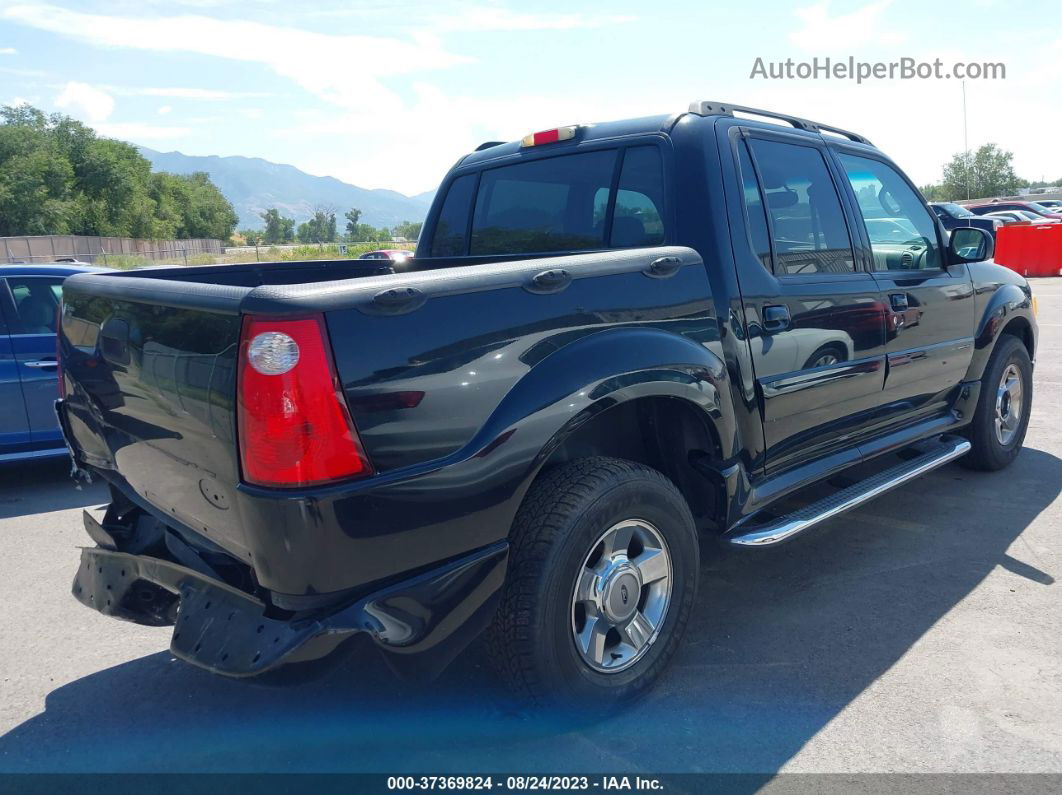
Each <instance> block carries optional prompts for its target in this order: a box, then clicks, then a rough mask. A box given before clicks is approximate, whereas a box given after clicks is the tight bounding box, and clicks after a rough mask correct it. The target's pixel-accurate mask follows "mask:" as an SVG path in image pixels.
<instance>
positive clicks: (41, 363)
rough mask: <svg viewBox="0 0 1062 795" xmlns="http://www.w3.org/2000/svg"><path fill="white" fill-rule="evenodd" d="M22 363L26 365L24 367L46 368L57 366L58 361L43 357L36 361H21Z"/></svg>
mask: <svg viewBox="0 0 1062 795" xmlns="http://www.w3.org/2000/svg"><path fill="white" fill-rule="evenodd" d="M23 364H24V365H26V367H36V368H38V369H47V368H49V367H58V366H59V362H57V361H56V360H55V359H51V360H48V359H44V360H41V361H37V362H23Z"/></svg>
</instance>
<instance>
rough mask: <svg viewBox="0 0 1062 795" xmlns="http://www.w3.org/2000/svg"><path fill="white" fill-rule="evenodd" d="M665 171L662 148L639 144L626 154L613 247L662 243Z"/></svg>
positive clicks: (611, 241) (621, 177) (610, 241)
mask: <svg viewBox="0 0 1062 795" xmlns="http://www.w3.org/2000/svg"><path fill="white" fill-rule="evenodd" d="M663 213H664V172H663V167H662V165H661V163H660V150H658V149H657V148H656V147H655V146H635V147H631V148H630V149H628V150H627V151H626V153H625V154H624V156H623V167H622V168H621V169H620V179H619V189H618V190H617V191H616V209H615V211H614V212H613V215H612V235H611V237H610V239H609V245H611V246H612V247H613V248H631V247H635V246H658V245H660V244H661V243H663V242H664V221H663Z"/></svg>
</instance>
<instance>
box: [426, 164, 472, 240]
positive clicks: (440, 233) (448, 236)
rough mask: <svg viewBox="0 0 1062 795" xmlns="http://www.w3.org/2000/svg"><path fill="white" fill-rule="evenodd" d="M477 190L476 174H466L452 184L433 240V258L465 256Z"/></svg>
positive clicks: (436, 225) (440, 213)
mask: <svg viewBox="0 0 1062 795" xmlns="http://www.w3.org/2000/svg"><path fill="white" fill-rule="evenodd" d="M475 189H476V175H475V174H465V175H464V176H463V177H458V178H457V179H455V180H454V181H453V182H451V183H450V189H449V190H448V191H447V192H446V201H444V202H443V206H442V210H441V211H440V212H439V220H438V222H436V224H435V234H433V235H432V238H431V255H432V256H433V257H461V256H464V254H465V252H466V251H467V249H468V214H469V212H470V211H471V207H472V192H473V191H474V190H475Z"/></svg>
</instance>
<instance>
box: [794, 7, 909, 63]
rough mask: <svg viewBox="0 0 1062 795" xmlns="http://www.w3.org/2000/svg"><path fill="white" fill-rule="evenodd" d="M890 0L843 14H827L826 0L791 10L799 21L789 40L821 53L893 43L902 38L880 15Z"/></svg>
mask: <svg viewBox="0 0 1062 795" xmlns="http://www.w3.org/2000/svg"><path fill="white" fill-rule="evenodd" d="M890 5H892V0H876V2H872V3H868V4H867V5H865V6H862V7H861V8H857V9H856V10H855V11H850V12H849V13H847V14H836V15H831V14H830V0H822V2H819V3H816V4H815V5H811V6H806V7H804V8H798V9H796V10H795V11H794V13H795V14H796V15H797V17H799V18H800V20H801V21H802V22H803V26H802V27H801V28H800V29H799V30H795V31H793V32H792V33H790V34H789V40H790V41H791V42H792V43H793V44H795V45H796V46H797V47H800V48H801V49H803V50H808V51H816V52H822V51H825V50H833V51H836V50H838V49H839V48H843V49H844V51H845V52H847V53H855V52H857V49H856V48H858V47H862V46H864V45H867V44H881V45H895V44H900V43H902V42H903V41H905V40H906V36H905V35H903V34H902V33H900V32H898V31H896V30H892V29H890V28H888V27H887V26H886V25H885V23H884V21H883V17H884V15H885V12H886V11H887V10H888V8H889V6H890Z"/></svg>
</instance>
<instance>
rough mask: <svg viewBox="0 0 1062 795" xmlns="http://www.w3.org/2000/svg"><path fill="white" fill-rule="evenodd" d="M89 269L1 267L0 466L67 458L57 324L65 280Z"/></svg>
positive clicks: (73, 267) (41, 266)
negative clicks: (57, 406) (59, 416)
mask: <svg viewBox="0 0 1062 795" xmlns="http://www.w3.org/2000/svg"><path fill="white" fill-rule="evenodd" d="M104 270H105V269H104V268H93V267H91V266H87V265H0V462H5V461H18V460H23V459H28V458H47V457H49V456H62V455H66V445H65V444H64V443H63V438H62V435H61V434H60V432H59V423H58V421H57V420H56V418H55V411H54V410H53V408H52V404H53V403H54V402H55V399H56V398H57V397H58V396H59V393H58V392H59V390H58V380H57V377H56V368H57V367H58V364H57V363H56V360H55V324H56V319H57V310H58V306H59V298H60V296H61V295H62V289H63V281H64V280H65V279H66V278H67V277H68V276H73V275H74V274H75V273H86V272H91V271H104Z"/></svg>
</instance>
